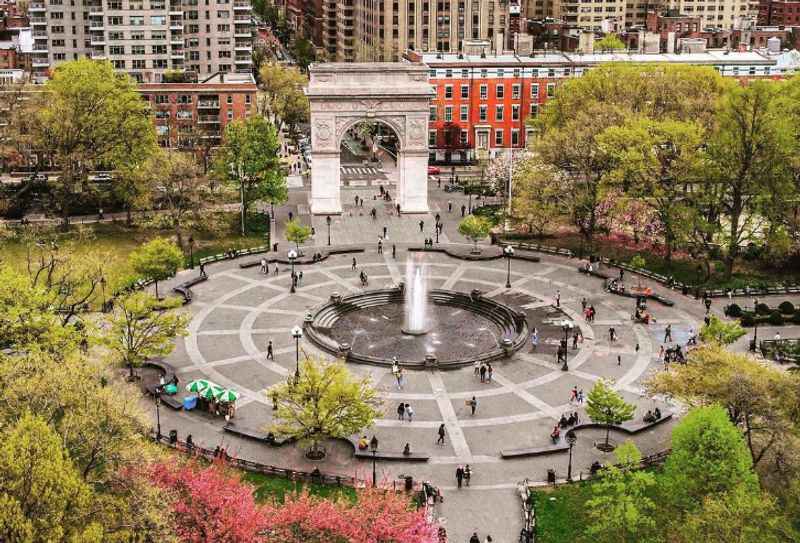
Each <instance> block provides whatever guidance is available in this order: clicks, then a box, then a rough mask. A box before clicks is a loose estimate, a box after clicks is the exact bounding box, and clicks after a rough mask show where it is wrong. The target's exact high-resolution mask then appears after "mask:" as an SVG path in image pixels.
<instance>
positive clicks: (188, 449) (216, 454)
mask: <svg viewBox="0 0 800 543" xmlns="http://www.w3.org/2000/svg"><path fill="white" fill-rule="evenodd" d="M153 437H154V438H156V442H157V443H159V444H161V445H165V446H167V447H170V448H172V449H175V450H176V451H179V452H182V453H184V454H188V455H191V456H196V457H199V458H205V459H206V460H210V461H212V462H213V461H214V460H223V461H224V462H226V463H227V464H229V465H231V466H233V467H236V468H239V469H242V470H245V471H249V472H252V473H263V474H265V475H273V476H276V477H283V478H285V479H289V480H292V481H296V480H303V481H310V482H314V483H322V484H327V485H337V486H349V487H353V488H365V487H366V486H367V482H366V481H364V480H361V479H357V478H355V477H350V476H348V475H333V474H329V473H323V472H321V471H319V470H314V471H312V472H308V471H299V470H293V469H288V468H279V467H276V466H270V465H267V464H260V463H258V462H253V461H251V460H244V459H243V458H235V457H232V456H230V455H228V454H227V453H226V452H225V451H224V449H206V448H204V447H200V446H197V445H191V446H188V445H187V444H186V442H185V441H180V440H178V439H171V438H170V437H169V436H165V435H162V436H160V437H156V436H153Z"/></svg>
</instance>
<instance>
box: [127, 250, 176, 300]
mask: <svg viewBox="0 0 800 543" xmlns="http://www.w3.org/2000/svg"><path fill="white" fill-rule="evenodd" d="M128 260H129V261H130V264H131V267H132V268H133V270H134V271H135V272H136V273H137V274H138V275H139V276H140V277H141V278H142V279H147V280H152V281H154V282H155V287H156V297H158V282H159V281H164V280H165V279H169V278H170V277H173V276H174V275H175V274H176V273H177V271H178V268H179V267H180V266H181V264H182V263H183V253H182V252H181V250H180V248H178V246H177V245H175V244H174V243H172V242H171V241H169V240H167V239H164V238H155V239H153V240H150V241H148V242H147V243H145V244H144V245H141V246H140V247H139V248H138V249H136V250H135V251H133V252H132V253H131V254H130V256H129V257H128Z"/></svg>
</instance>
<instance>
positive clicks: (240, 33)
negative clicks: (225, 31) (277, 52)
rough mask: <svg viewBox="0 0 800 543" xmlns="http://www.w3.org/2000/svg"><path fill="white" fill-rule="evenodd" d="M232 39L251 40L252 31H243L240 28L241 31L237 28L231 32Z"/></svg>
mask: <svg viewBox="0 0 800 543" xmlns="http://www.w3.org/2000/svg"><path fill="white" fill-rule="evenodd" d="M233 37H234V38H252V37H253V31H252V30H250V29H248V30H247V31H245V30H244V29H243V28H241V29H240V28H237V29H235V30H234V31H233Z"/></svg>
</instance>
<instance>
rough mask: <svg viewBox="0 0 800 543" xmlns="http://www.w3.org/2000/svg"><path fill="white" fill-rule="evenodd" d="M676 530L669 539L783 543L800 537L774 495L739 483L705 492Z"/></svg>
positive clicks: (686, 542) (688, 542)
mask: <svg viewBox="0 0 800 543" xmlns="http://www.w3.org/2000/svg"><path fill="white" fill-rule="evenodd" d="M675 532H677V533H676V534H675V535H676V537H675V539H671V541H675V542H676V543H695V542H697V541H725V542H726V543H750V542H752V541H758V542H759V543H782V542H785V541H798V539H800V534H798V533H797V530H796V529H794V528H793V526H792V524H791V522H790V521H789V519H788V518H787V516H786V514H785V513H784V511H782V510H781V508H780V506H779V505H778V504H777V503H776V500H775V498H774V497H773V496H770V495H769V494H767V493H765V492H752V491H748V490H747V489H744V488H741V487H738V488H735V489H733V490H731V491H728V492H725V493H722V494H714V495H710V496H706V497H705V499H704V500H703V506H702V509H700V510H699V511H697V512H694V513H691V514H689V515H687V516H686V518H685V520H684V521H683V522H682V523H680V524H679V525H678V526H676V528H675Z"/></svg>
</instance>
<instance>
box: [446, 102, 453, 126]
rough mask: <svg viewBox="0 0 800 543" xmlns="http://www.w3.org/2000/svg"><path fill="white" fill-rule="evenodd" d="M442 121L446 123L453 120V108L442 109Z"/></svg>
mask: <svg viewBox="0 0 800 543" xmlns="http://www.w3.org/2000/svg"><path fill="white" fill-rule="evenodd" d="M444 120H445V121H447V122H449V121H452V120H453V106H445V107H444Z"/></svg>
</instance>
